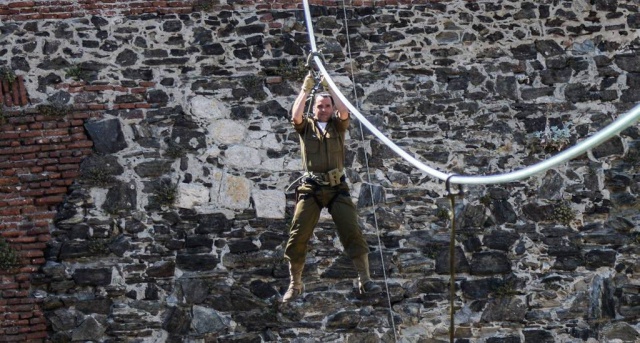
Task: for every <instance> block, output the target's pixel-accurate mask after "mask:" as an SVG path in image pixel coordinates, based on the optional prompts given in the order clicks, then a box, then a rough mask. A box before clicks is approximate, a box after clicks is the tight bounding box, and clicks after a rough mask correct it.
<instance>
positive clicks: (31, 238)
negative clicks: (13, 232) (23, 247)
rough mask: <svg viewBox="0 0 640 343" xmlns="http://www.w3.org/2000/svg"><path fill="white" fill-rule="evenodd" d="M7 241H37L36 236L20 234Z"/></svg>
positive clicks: (14, 242) (12, 242)
mask: <svg viewBox="0 0 640 343" xmlns="http://www.w3.org/2000/svg"><path fill="white" fill-rule="evenodd" d="M7 241H8V242H9V243H11V244H17V243H33V242H35V241H37V238H36V237H29V236H20V237H15V238H10V239H8V240H7Z"/></svg>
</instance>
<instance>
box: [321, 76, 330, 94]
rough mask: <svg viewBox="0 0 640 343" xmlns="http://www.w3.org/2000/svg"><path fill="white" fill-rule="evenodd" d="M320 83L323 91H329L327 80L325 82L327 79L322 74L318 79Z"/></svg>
mask: <svg viewBox="0 0 640 343" xmlns="http://www.w3.org/2000/svg"><path fill="white" fill-rule="evenodd" d="M320 84H321V85H322V88H324V90H325V91H327V92H328V91H329V82H327V79H325V78H324V76H322V80H320Z"/></svg>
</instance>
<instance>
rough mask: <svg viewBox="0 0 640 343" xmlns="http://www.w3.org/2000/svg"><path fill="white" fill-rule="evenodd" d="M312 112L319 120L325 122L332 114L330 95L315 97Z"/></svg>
mask: <svg viewBox="0 0 640 343" xmlns="http://www.w3.org/2000/svg"><path fill="white" fill-rule="evenodd" d="M313 114H314V115H315V117H316V119H317V120H318V121H320V122H327V121H329V119H331V115H333V103H332V102H331V98H330V97H328V96H327V97H321V96H318V97H316V100H315V105H314V107H313Z"/></svg>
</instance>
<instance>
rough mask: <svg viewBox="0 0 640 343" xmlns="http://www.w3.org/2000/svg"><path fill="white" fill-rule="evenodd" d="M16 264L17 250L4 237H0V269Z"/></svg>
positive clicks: (10, 267)
mask: <svg viewBox="0 0 640 343" xmlns="http://www.w3.org/2000/svg"><path fill="white" fill-rule="evenodd" d="M18 266H19V259H18V253H17V251H16V250H15V249H14V248H13V247H11V246H10V245H9V244H8V243H7V241H5V239H4V238H0V270H9V269H12V268H15V267H18Z"/></svg>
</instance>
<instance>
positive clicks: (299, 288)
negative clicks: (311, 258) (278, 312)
mask: <svg viewBox="0 0 640 343" xmlns="http://www.w3.org/2000/svg"><path fill="white" fill-rule="evenodd" d="M302 269H304V263H289V275H290V277H291V282H290V283H289V289H287V291H286V292H285V293H284V296H283V297H282V302H283V303H288V302H290V301H293V300H295V299H296V298H297V297H299V296H300V295H301V294H302V292H304V285H303V284H302Z"/></svg>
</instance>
